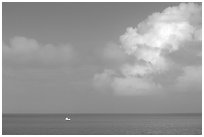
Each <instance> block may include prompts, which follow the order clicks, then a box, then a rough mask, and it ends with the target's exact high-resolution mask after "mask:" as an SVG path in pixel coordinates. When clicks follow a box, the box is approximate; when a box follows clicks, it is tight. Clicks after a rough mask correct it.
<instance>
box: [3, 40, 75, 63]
mask: <svg viewBox="0 0 204 137" xmlns="http://www.w3.org/2000/svg"><path fill="white" fill-rule="evenodd" d="M2 52H3V64H4V65H6V66H8V65H12V66H14V65H15V66H29V65H30V66H45V65H61V64H66V63H68V62H70V61H71V60H72V58H73V57H74V56H75V52H74V50H73V49H72V47H71V46H70V45H69V44H64V45H63V44H62V45H57V46H55V45H52V44H46V45H43V44H40V43H38V42H37V41H36V40H34V39H29V38H26V37H14V38H13V39H11V40H10V44H9V45H6V44H5V43H3V48H2Z"/></svg>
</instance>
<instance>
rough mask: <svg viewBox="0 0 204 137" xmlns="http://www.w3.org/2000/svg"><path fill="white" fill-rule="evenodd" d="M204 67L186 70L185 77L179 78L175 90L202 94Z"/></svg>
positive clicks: (191, 67)
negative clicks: (203, 68)
mask: <svg viewBox="0 0 204 137" xmlns="http://www.w3.org/2000/svg"><path fill="white" fill-rule="evenodd" d="M201 87H202V67H201V66H197V67H195V66H188V67H185V68H184V73H183V75H181V76H179V77H178V79H177V84H176V85H175V90H178V89H183V90H178V91H180V92H182V91H190V92H192V91H198V92H201V91H202V89H201Z"/></svg>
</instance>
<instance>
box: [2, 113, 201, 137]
mask: <svg viewBox="0 0 204 137" xmlns="http://www.w3.org/2000/svg"><path fill="white" fill-rule="evenodd" d="M65 117H66V114H3V116H2V134H3V135H152V134H153V135H162V134H164V135H187V134H189V135H197V134H198V135H199V134H202V114H71V115H70V118H71V121H65V120H64V119H65Z"/></svg>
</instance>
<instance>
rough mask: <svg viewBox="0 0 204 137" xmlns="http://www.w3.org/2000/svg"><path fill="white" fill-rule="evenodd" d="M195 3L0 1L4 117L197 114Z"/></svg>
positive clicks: (199, 95)
mask: <svg viewBox="0 0 204 137" xmlns="http://www.w3.org/2000/svg"><path fill="white" fill-rule="evenodd" d="M201 13H202V6H201V4H200V3H167V2H165V3H5V2H4V3H3V5H2V37H3V38H2V40H3V43H2V111H3V113H200V112H202V14H201Z"/></svg>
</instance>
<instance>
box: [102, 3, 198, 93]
mask: <svg viewBox="0 0 204 137" xmlns="http://www.w3.org/2000/svg"><path fill="white" fill-rule="evenodd" d="M120 42H121V47H122V49H123V52H124V53H125V54H127V55H129V56H132V57H134V63H129V62H126V63H123V64H122V65H121V66H120V74H118V75H116V76H115V75H108V76H109V80H108V83H109V84H107V85H109V86H110V87H112V89H113V91H114V92H115V93H119V94H135V95H141V94H146V93H151V91H152V92H153V91H156V90H160V89H162V88H163V87H162V83H158V82H155V81H154V79H157V78H156V77H157V76H159V75H165V74H168V71H171V72H173V71H172V70H171V69H173V68H177V70H178V68H179V70H181V71H182V72H183V73H185V74H186V73H187V72H188V69H187V70H186V69H185V68H184V67H187V66H192V61H191V62H190V63H191V64H190V63H189V64H188V61H185V59H180V61H181V62H179V61H176V59H175V58H176V57H175V58H173V57H172V55H174V54H173V53H174V52H175V53H176V54H180V53H182V55H181V56H180V57H185V56H188V55H186V54H189V57H190V58H192V60H194V59H198V58H201V56H202V55H201V53H200V51H198V50H197V49H199V48H193V49H195V50H194V51H192V52H191V50H186V51H189V52H188V53H186V54H185V53H184V51H185V49H190V48H189V46H197V47H200V46H201V43H202V6H201V5H200V4H196V3H181V4H180V5H178V6H175V7H168V8H166V9H165V10H163V11H162V12H160V13H159V12H158V13H153V14H152V15H150V16H149V17H148V18H147V19H146V20H144V21H143V22H141V23H139V24H138V25H137V27H136V28H133V27H128V28H127V31H126V32H125V34H123V35H122V36H120ZM187 43H196V44H191V45H189V44H187ZM178 51H179V52H178ZM114 52H115V51H113V53H114ZM110 53H111V52H109V54H110ZM176 54H175V55H176ZM113 55H114V54H113ZM170 55H171V56H170ZM198 55H200V56H198ZM171 57H172V58H171ZM177 57H179V56H178V55H177ZM199 61H200V60H199ZM182 62H185V63H183V64H185V66H183V65H182ZM196 65H198V66H199V65H200V66H201V62H199V63H197V64H196ZM175 66H176V67H175ZM178 72H179V71H178ZM104 73H105V74H106V72H104ZM104 73H102V74H104ZM102 74H101V75H98V77H100V76H101V77H103V75H102ZM119 75H120V76H119ZM180 75H181V74H179V75H178V76H177V77H172V78H174V79H171V80H173V81H175V80H178V82H179V84H182V85H186V84H187V83H188V81H189V80H186V77H188V78H189V79H190V78H191V77H193V78H194V79H197V78H199V77H197V76H192V75H188V73H187V74H186V75H185V77H180ZM160 77H161V76H160ZM184 79H185V80H184ZM102 81H103V80H102ZM183 81H185V82H183ZM198 81H200V79H199V80H198ZM183 87H184V86H177V88H183Z"/></svg>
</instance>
